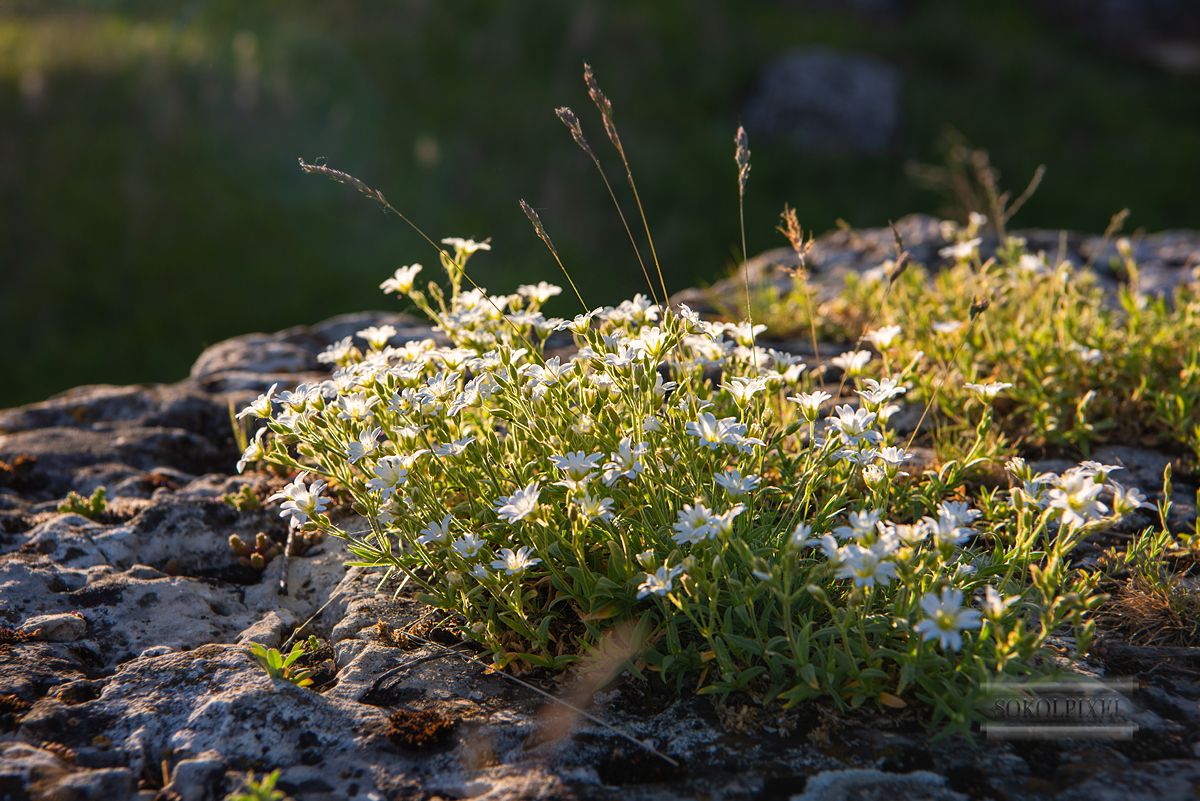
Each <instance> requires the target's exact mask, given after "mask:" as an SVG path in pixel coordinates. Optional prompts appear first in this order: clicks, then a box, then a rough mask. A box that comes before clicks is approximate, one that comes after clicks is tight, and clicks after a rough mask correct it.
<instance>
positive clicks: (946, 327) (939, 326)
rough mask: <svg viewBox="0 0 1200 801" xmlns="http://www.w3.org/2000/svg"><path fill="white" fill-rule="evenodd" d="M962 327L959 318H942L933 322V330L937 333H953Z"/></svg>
mask: <svg viewBox="0 0 1200 801" xmlns="http://www.w3.org/2000/svg"><path fill="white" fill-rule="evenodd" d="M962 327H963V324H962V321H960V320H943V321H941V322H937V323H934V324H933V330H934V331H936V332H937V333H939V334H953V333H954V332H955V331H957V330H958V329H960V328H962Z"/></svg>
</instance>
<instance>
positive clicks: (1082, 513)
mask: <svg viewBox="0 0 1200 801" xmlns="http://www.w3.org/2000/svg"><path fill="white" fill-rule="evenodd" d="M1103 490H1104V485H1103V484H1102V483H1100V482H1098V481H1096V477H1095V476H1094V475H1092V474H1090V473H1088V472H1087V471H1085V470H1070V471H1067V472H1066V473H1065V474H1063V475H1062V476H1061V477H1060V478H1059V480H1058V483H1057V485H1056V486H1055V487H1054V488H1053V489H1051V490H1050V493H1049V499H1050V503H1049V505H1050V508H1052V509H1055V510H1057V513H1058V515H1059V516H1060V518H1061V519H1062V524H1063V525H1064V526H1066V527H1067V528H1075V527H1077V526H1082V525H1086V524H1087V523H1090V522H1091V521H1093V520H1097V519H1099V518H1101V517H1103V516H1104V514H1105V513H1106V512H1107V511H1108V507H1107V506H1105V505H1104V504H1102V503H1101V502H1100V493H1101V492H1102V491H1103Z"/></svg>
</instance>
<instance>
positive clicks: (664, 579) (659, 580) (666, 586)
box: [637, 565, 683, 601]
mask: <svg viewBox="0 0 1200 801" xmlns="http://www.w3.org/2000/svg"><path fill="white" fill-rule="evenodd" d="M682 572H683V565H676V566H675V567H667V566H666V565H663V566H662V567H660V568H658V570H655V571H654V572H653V573H647V574H646V578H645V580H644V581H642V583H641V584H639V585H638V594H637V597H638V600H639V601H640V600H642V599H643V598H645V597H646V596H648V595H666V594H667V593H668V592H670V591H671V589H672V587H673V586H674V582H675V579H676V578H677V577H678V576H679V574H680V573H682Z"/></svg>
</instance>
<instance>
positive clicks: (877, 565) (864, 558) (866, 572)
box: [834, 543, 896, 587]
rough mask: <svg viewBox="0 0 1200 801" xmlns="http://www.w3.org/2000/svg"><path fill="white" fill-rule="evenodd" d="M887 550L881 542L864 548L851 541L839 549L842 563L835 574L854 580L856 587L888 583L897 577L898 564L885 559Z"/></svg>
mask: <svg viewBox="0 0 1200 801" xmlns="http://www.w3.org/2000/svg"><path fill="white" fill-rule="evenodd" d="M886 555H887V553H886V550H885V549H884V548H882V547H880V544H879V543H876V544H875V545H872V546H870V547H868V548H864V547H863V546H861V545H856V544H855V543H850V544H849V545H844V546H842V548H841V549H839V551H838V556H839V558H840V562H841V563H840V565H839V566H838V569H837V570H836V571H835V573H834V575H836V576H837V577H838V578H848V579H852V580H853V581H854V586H856V587H874V586H875V585H876V584H882V585H885V586H886V585H888V584H890V583H891V581H892V579H894V578H895V577H896V565H895V564H894V563H892V562H889V561H885V557H886Z"/></svg>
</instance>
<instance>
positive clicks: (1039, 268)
mask: <svg viewBox="0 0 1200 801" xmlns="http://www.w3.org/2000/svg"><path fill="white" fill-rule="evenodd" d="M1017 267H1018V268H1020V269H1021V270H1022V271H1023V272H1027V273H1032V274H1033V275H1044V274H1046V273H1048V272H1050V265H1049V264H1047V263H1046V254H1045V253H1039V254H1037V255H1036V256H1035V255H1033V254H1032V253H1022V254H1021V258H1020V259H1018V260H1017Z"/></svg>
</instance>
